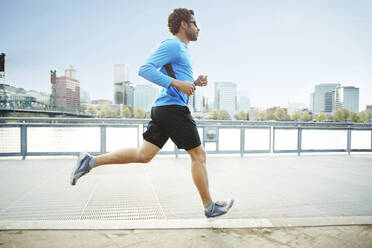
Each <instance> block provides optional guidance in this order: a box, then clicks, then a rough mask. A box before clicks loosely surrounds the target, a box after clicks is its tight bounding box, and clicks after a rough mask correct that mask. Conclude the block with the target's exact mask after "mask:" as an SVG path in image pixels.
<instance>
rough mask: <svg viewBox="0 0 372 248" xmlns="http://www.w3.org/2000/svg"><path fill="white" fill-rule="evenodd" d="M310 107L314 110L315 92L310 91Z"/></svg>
mask: <svg viewBox="0 0 372 248" xmlns="http://www.w3.org/2000/svg"><path fill="white" fill-rule="evenodd" d="M310 109H311V111H314V92H311V93H310Z"/></svg>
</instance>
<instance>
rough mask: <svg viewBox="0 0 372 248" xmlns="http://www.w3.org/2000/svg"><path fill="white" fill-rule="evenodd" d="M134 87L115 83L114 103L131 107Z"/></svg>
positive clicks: (128, 84) (129, 84)
mask: <svg viewBox="0 0 372 248" xmlns="http://www.w3.org/2000/svg"><path fill="white" fill-rule="evenodd" d="M133 94H134V87H133V85H132V84H131V83H130V82H129V81H126V82H118V83H115V93H114V103H115V104H122V105H126V106H131V107H133Z"/></svg>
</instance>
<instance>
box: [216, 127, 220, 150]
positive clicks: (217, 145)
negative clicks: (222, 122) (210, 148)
mask: <svg viewBox="0 0 372 248" xmlns="http://www.w3.org/2000/svg"><path fill="white" fill-rule="evenodd" d="M216 151H217V152H219V151H220V127H217V132H216Z"/></svg>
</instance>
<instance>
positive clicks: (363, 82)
mask: <svg viewBox="0 0 372 248" xmlns="http://www.w3.org/2000/svg"><path fill="white" fill-rule="evenodd" d="M146 5H148V10H144V9H143V8H141V6H142V4H141V3H140V2H136V3H135V4H134V3H129V2H125V1H110V2H107V3H106V2H104V1H90V2H89V4H86V3H85V2H84V1H82V2H80V1H79V2H76V3H75V2H72V1H65V2H63V3H59V2H52V3H48V4H47V5H46V4H45V2H43V1H36V0H35V1H21V0H19V1H12V2H10V1H7V2H5V1H4V2H1V3H0V7H1V9H3V10H4V12H3V13H4V14H3V15H2V16H1V17H0V19H1V21H2V22H3V23H7V24H8V25H5V27H4V29H3V31H2V40H1V45H2V46H1V48H2V49H3V50H2V51H0V52H4V53H6V54H7V57H6V76H7V81H6V83H9V84H12V85H15V86H17V87H22V88H30V89H35V90H38V91H44V92H48V93H50V84H49V71H50V70H57V71H63V70H64V69H65V68H67V67H68V66H69V65H70V64H72V65H74V67H75V68H76V69H77V70H78V76H77V77H78V78H79V80H80V82H81V87H82V88H84V89H87V90H88V91H89V92H90V93H91V97H92V99H99V98H102V99H112V93H113V90H112V87H108V86H109V85H110V86H111V84H112V81H113V75H112V68H113V65H114V64H128V67H129V68H128V69H129V75H130V78H129V80H130V81H132V82H138V83H144V82H146V81H145V80H144V79H142V78H139V77H138V76H137V69H138V67H139V66H140V65H141V64H142V63H144V61H145V60H146V59H147V58H148V57H149V56H150V54H151V52H152V51H153V50H154V49H156V47H157V46H159V44H160V42H161V41H162V40H164V39H167V38H168V37H169V36H170V34H169V33H168V31H167V17H168V15H169V13H170V12H171V10H172V9H173V8H176V7H187V8H192V9H194V11H195V16H196V20H197V22H198V26H200V28H201V32H200V37H199V40H198V42H196V43H192V44H190V53H191V58H192V61H193V65H194V67H193V68H194V76H195V77H196V76H197V75H198V74H208V75H209V86H207V87H206V88H205V94H206V95H207V96H208V97H209V98H210V99H212V98H213V92H214V88H213V87H214V82H221V81H226V82H233V83H236V84H237V86H238V88H239V89H240V92H243V93H244V92H245V94H246V95H247V96H248V97H250V98H251V106H252V107H270V106H285V105H286V104H287V103H288V102H303V103H305V104H306V105H309V102H310V99H309V98H310V97H309V93H310V92H312V90H313V87H314V85H316V84H321V83H338V84H342V85H353V86H355V87H358V88H360V103H359V106H360V107H359V109H360V110H363V109H365V106H366V105H367V104H371V102H369V99H370V95H371V93H372V84H371V81H372V74H371V73H370V72H369V68H371V67H372V62H371V61H372V50H371V49H372V48H371V47H370V46H369V44H370V41H371V39H372V38H371V37H372V35H371V34H372V32H370V31H371V30H372V28H371V25H372V17H371V16H370V15H369V13H370V12H371V10H372V3H371V2H369V1H354V2H353V3H350V2H349V1H328V2H323V1H311V2H305V1H297V2H294V1H293V2H292V1H286V2H280V3H279V2H276V1H265V3H259V2H254V1H236V2H234V4H233V5H231V4H228V3H213V6H214V7H213V8H210V4H209V2H208V1H205V2H197V1H189V2H188V3H187V4H184V3H181V2H180V1H172V2H162V3H151V2H150V3H146ZM30 10H31V11H30ZM66 13H69V14H68V15H66ZM134 13H135V14H134ZM221 16H222V17H223V18H220V17H221ZM66 17H68V18H66ZM98 17H99V18H98ZM25 36H26V37H27V39H24V38H23V37H25ZM146 83H148V82H146Z"/></svg>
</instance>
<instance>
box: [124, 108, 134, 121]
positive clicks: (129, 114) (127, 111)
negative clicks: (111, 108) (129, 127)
mask: <svg viewBox="0 0 372 248" xmlns="http://www.w3.org/2000/svg"><path fill="white" fill-rule="evenodd" d="M122 115H123V117H125V118H132V117H133V110H132V108H131V107H128V106H127V107H124V108H123V111H122Z"/></svg>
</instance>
